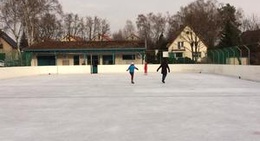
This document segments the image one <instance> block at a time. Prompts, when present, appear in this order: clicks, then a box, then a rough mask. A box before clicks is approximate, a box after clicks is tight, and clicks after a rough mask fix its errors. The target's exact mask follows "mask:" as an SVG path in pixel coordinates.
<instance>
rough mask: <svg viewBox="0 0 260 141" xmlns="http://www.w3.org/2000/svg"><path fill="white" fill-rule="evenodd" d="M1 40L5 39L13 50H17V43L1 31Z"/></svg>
mask: <svg viewBox="0 0 260 141" xmlns="http://www.w3.org/2000/svg"><path fill="white" fill-rule="evenodd" d="M0 38H2V39H4V40H5V41H6V42H7V43H8V44H9V45H10V46H11V47H12V48H17V44H16V42H15V41H14V40H13V39H12V38H11V37H10V36H8V35H7V34H6V33H5V32H3V31H1V30H0Z"/></svg>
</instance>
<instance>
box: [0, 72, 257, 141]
mask: <svg viewBox="0 0 260 141" xmlns="http://www.w3.org/2000/svg"><path fill="white" fill-rule="evenodd" d="M259 140H260V83H259V82H253V81H246V80H241V79H238V78H234V77H226V76H221V75H214V74H203V73H202V74H200V73H170V74H168V76H167V78H166V83H165V84H163V83H162V82H161V74H160V73H150V74H148V75H144V74H142V73H140V72H137V73H136V75H135V84H131V83H130V76H129V74H128V73H127V72H126V73H119V74H92V75H91V74H75V75H41V76H31V77H20V78H13V79H3V80H0V141H259Z"/></svg>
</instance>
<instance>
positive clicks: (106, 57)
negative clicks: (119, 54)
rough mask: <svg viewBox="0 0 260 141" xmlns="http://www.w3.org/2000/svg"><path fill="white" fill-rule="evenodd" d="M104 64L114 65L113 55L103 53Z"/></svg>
mask: <svg viewBox="0 0 260 141" xmlns="http://www.w3.org/2000/svg"><path fill="white" fill-rule="evenodd" d="M102 60H103V64H104V65H112V64H113V62H114V61H113V55H103V59H102Z"/></svg>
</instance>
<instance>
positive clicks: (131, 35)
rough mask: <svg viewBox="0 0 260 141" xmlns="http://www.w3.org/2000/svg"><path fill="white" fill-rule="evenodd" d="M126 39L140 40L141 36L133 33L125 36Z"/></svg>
mask: <svg viewBox="0 0 260 141" xmlns="http://www.w3.org/2000/svg"><path fill="white" fill-rule="evenodd" d="M126 40H129V41H140V40H141V38H140V37H139V36H137V35H135V34H133V33H132V34H130V35H129V36H128V37H126Z"/></svg>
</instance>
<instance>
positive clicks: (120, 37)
mask: <svg viewBox="0 0 260 141" xmlns="http://www.w3.org/2000/svg"><path fill="white" fill-rule="evenodd" d="M112 37H113V39H114V40H117V41H122V40H125V36H124V33H123V31H122V30H119V31H118V32H115V33H113V34H112Z"/></svg>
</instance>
